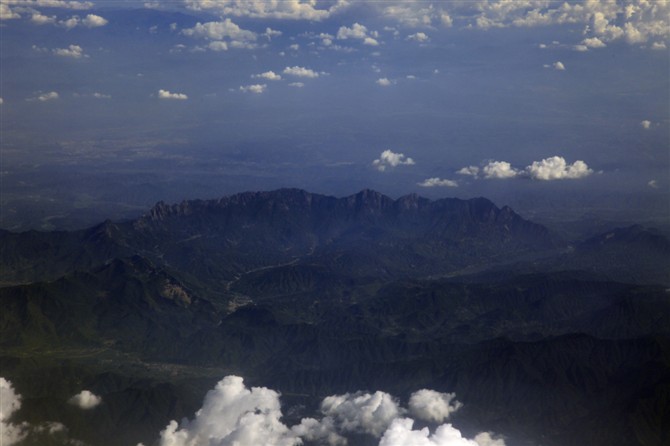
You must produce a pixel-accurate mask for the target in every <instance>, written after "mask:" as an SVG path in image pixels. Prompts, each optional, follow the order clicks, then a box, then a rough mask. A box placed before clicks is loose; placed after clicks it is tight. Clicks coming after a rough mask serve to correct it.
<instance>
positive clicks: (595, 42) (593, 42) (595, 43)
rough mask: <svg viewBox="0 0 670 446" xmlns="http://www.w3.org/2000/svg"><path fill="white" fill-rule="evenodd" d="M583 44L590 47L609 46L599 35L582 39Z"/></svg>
mask: <svg viewBox="0 0 670 446" xmlns="http://www.w3.org/2000/svg"><path fill="white" fill-rule="evenodd" d="M582 45H584V46H586V47H588V48H605V47H606V46H607V45H606V44H605V42H603V41H602V40H600V39H599V38H597V37H590V38H588V39H584V40H582Z"/></svg>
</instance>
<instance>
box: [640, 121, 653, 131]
mask: <svg viewBox="0 0 670 446" xmlns="http://www.w3.org/2000/svg"><path fill="white" fill-rule="evenodd" d="M640 125H641V126H642V128H643V129H645V130H649V129H650V128H651V121H649V120H647V119H645V120H644V121H642V122H640Z"/></svg>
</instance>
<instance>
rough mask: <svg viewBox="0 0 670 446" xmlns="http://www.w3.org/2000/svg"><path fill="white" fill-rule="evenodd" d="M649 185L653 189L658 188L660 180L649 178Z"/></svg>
mask: <svg viewBox="0 0 670 446" xmlns="http://www.w3.org/2000/svg"><path fill="white" fill-rule="evenodd" d="M647 186H649V187H651V188H652V189H658V182H657V181H656V180H649V182H648V183H647Z"/></svg>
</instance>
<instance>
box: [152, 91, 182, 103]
mask: <svg viewBox="0 0 670 446" xmlns="http://www.w3.org/2000/svg"><path fill="white" fill-rule="evenodd" d="M158 99H169V100H176V101H185V100H186V99H188V96H187V95H185V94H184V93H171V92H169V91H168V90H158Z"/></svg>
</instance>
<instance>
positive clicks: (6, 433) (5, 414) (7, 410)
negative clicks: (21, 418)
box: [0, 377, 27, 446]
mask: <svg viewBox="0 0 670 446" xmlns="http://www.w3.org/2000/svg"><path fill="white" fill-rule="evenodd" d="M20 408H21V395H19V394H17V393H16V392H15V391H14V387H13V386H12V383H11V382H9V381H7V380H6V379H5V378H2V377H0V444H1V445H3V446H11V445H13V444H16V443H18V442H19V441H21V440H23V438H24V437H25V436H26V434H27V432H26V425H25V424H14V423H11V422H10V421H9V420H10V419H11V417H12V415H13V414H14V413H15V412H16V411H17V410H19V409H20Z"/></svg>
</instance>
